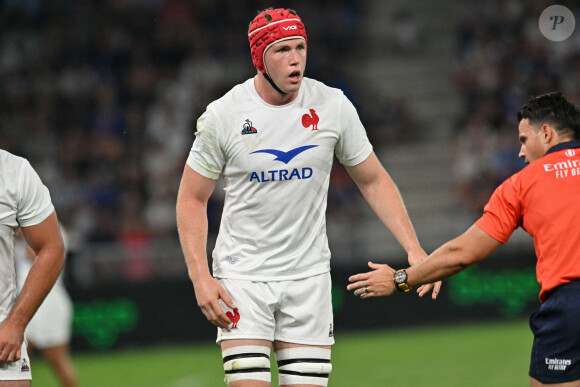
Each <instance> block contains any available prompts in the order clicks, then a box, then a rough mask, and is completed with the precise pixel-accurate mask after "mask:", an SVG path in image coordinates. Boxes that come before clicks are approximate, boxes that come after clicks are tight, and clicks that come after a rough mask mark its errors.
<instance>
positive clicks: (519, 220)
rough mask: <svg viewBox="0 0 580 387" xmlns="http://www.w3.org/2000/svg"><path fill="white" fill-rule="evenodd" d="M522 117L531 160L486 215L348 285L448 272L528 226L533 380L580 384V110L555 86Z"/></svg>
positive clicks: (360, 290)
mask: <svg viewBox="0 0 580 387" xmlns="http://www.w3.org/2000/svg"><path fill="white" fill-rule="evenodd" d="M517 118H518V122H519V140H520V143H521V149H520V153H519V157H521V158H524V159H525V160H526V163H527V164H528V165H527V166H526V167H525V168H524V169H523V170H521V171H519V172H518V173H516V174H514V175H513V176H511V177H510V178H509V179H507V180H506V181H504V182H503V183H502V184H501V185H500V186H499V187H498V188H497V189H496V190H495V192H494V193H493V195H492V196H491V198H490V200H489V202H488V203H487V205H486V206H485V209H484V213H483V216H482V217H481V218H480V219H479V220H477V221H476V222H475V224H474V225H473V226H471V227H470V228H469V229H468V230H467V231H466V232H465V233H464V234H463V235H461V236H459V237H457V238H455V239H453V240H451V241H449V242H447V243H445V244H444V245H443V246H441V247H440V248H438V249H437V250H435V251H434V252H433V253H432V254H431V255H430V256H429V257H428V258H427V259H426V260H425V261H423V262H421V263H420V264H418V265H416V266H413V267H411V268H409V269H407V270H398V271H394V270H393V269H391V268H390V267H389V266H387V265H377V264H374V263H372V262H371V263H369V266H370V267H371V269H373V270H372V271H370V272H367V273H363V274H357V275H354V276H352V277H351V278H350V281H351V284H350V285H349V286H348V289H349V290H354V294H355V295H360V296H361V297H363V298H369V297H377V296H387V295H390V294H393V293H395V292H396V291H397V289H398V290H405V291H406V290H409V289H410V288H411V287H414V286H419V285H421V284H427V283H432V282H434V281H438V280H441V279H444V278H447V277H449V276H451V275H453V274H455V273H457V272H459V271H461V270H463V269H465V268H467V267H468V266H470V265H472V264H474V263H476V262H478V261H480V260H482V259H484V258H485V257H487V256H489V255H490V254H491V253H492V252H493V251H494V250H496V249H497V248H498V247H500V246H501V245H502V244H503V243H505V242H507V240H508V238H509V237H510V235H511V234H512V232H513V231H514V230H516V229H517V228H518V227H522V228H523V229H524V230H525V231H526V232H528V233H529V234H530V235H531V236H532V237H533V238H534V247H535V250H536V256H537V264H536V274H537V279H538V282H539V283H540V285H541V290H540V302H541V306H540V308H539V310H538V311H537V312H536V313H534V314H533V315H532V317H531V318H530V327H531V329H532V332H533V334H534V344H533V347H532V356H531V360H530V372H529V374H530V378H531V380H530V385H531V386H532V387H535V386H543V385H544V384H550V385H552V386H553V385H554V384H557V385H558V386H580V223H579V222H578V218H579V214H580V141H579V139H580V110H579V109H578V107H577V106H575V105H573V104H572V103H571V102H569V101H568V100H566V99H565V98H564V97H563V96H562V95H561V94H560V93H556V92H554V93H549V94H545V95H541V96H538V97H535V98H532V99H530V100H529V101H528V102H527V103H526V104H525V105H524V106H523V107H522V108H521V109H520V110H519V112H518V115H517ZM424 292H426V290H425V287H424V288H423V289H420V294H424Z"/></svg>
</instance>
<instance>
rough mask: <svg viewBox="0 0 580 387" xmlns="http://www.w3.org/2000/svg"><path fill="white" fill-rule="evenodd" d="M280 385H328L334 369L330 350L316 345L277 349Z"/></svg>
mask: <svg viewBox="0 0 580 387" xmlns="http://www.w3.org/2000/svg"><path fill="white" fill-rule="evenodd" d="M276 360H277V362H278V370H279V379H280V380H279V383H280V385H292V384H314V385H317V386H326V385H328V376H329V374H330V372H331V371H332V364H330V350H329V349H324V348H315V347H294V348H286V349H281V350H279V351H276Z"/></svg>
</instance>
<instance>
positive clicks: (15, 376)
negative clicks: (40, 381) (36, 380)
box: [0, 340, 32, 380]
mask: <svg viewBox="0 0 580 387" xmlns="http://www.w3.org/2000/svg"><path fill="white" fill-rule="evenodd" d="M20 354H21V355H20V360H16V361H14V362H12V363H3V362H0V380H32V375H31V373H30V358H29V357H28V352H27V351H26V340H24V342H23V343H22V349H21V350H20Z"/></svg>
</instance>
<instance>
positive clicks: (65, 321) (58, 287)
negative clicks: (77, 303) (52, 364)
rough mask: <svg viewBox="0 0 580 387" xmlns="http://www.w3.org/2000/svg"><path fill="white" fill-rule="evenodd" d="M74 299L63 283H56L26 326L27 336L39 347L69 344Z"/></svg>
mask: <svg viewBox="0 0 580 387" xmlns="http://www.w3.org/2000/svg"><path fill="white" fill-rule="evenodd" d="M72 318H73V305H72V301H71V299H70V297H69V295H68V293H67V292H66V289H65V288H64V286H62V284H58V283H57V284H55V286H54V287H53V288H52V290H51V291H50V292H49V293H48V295H47V296H46V298H45V299H44V302H43V303H42V304H41V305H40V308H38V311H37V312H36V314H35V315H34V317H33V318H32V320H30V323H29V324H28V327H27V328H26V333H25V334H26V338H27V340H28V341H30V343H31V345H32V346H34V347H35V348H38V349H44V348H50V347H55V346H60V345H64V344H67V343H68V342H69V341H70V338H71V329H72Z"/></svg>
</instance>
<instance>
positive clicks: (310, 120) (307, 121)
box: [302, 109, 320, 130]
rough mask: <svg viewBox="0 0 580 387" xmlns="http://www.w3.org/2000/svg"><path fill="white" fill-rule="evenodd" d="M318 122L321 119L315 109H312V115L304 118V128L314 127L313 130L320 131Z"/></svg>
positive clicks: (306, 115)
mask: <svg viewBox="0 0 580 387" xmlns="http://www.w3.org/2000/svg"><path fill="white" fill-rule="evenodd" d="M318 121H320V118H319V117H318V115H317V114H316V110H314V109H310V115H308V114H305V115H303V116H302V126H304V127H305V128H308V127H309V126H310V125H312V130H318Z"/></svg>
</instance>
